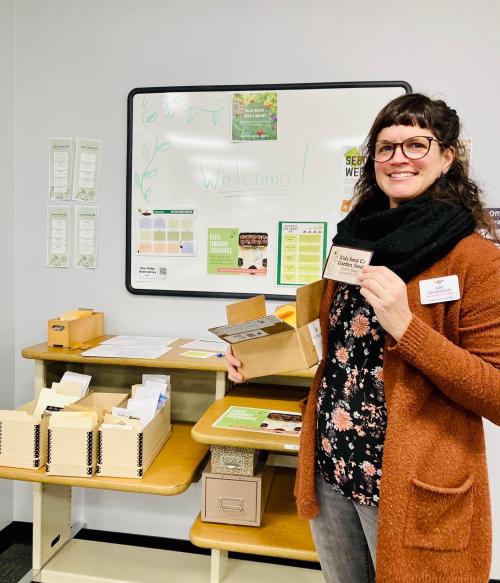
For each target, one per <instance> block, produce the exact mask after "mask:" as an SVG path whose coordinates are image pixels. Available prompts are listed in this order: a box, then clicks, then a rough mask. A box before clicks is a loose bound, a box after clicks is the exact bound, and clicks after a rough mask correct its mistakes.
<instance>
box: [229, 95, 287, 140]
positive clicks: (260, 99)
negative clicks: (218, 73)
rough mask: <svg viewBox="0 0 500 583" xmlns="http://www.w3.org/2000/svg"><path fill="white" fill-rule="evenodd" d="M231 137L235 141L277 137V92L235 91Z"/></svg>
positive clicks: (273, 138) (274, 138)
mask: <svg viewBox="0 0 500 583" xmlns="http://www.w3.org/2000/svg"><path fill="white" fill-rule="evenodd" d="M232 128H233V131H232V138H233V141H235V142H242V141H243V142H247V141H258V140H261V141H265V140H277V139H278V93H277V92H276V91H265V92H258V93H235V94H234V95H233V120H232Z"/></svg>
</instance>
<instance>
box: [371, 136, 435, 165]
mask: <svg viewBox="0 0 500 583" xmlns="http://www.w3.org/2000/svg"><path fill="white" fill-rule="evenodd" d="M432 142H436V144H440V145H441V142H440V141H439V140H437V139H436V138H433V137H432V136H413V137H411V138H407V139H406V140H405V141H404V142H398V143H395V142H387V141H385V140H382V141H380V142H375V150H374V152H373V153H372V154H370V156H371V157H372V158H373V159H374V160H375V162H388V161H389V160H390V159H391V158H392V157H393V156H394V152H395V151H396V148H397V147H398V146H401V151H402V152H403V155H404V156H406V157H407V158H409V159H410V160H420V158H423V157H424V156H427V154H428V153H429V150H430V149H431V145H432Z"/></svg>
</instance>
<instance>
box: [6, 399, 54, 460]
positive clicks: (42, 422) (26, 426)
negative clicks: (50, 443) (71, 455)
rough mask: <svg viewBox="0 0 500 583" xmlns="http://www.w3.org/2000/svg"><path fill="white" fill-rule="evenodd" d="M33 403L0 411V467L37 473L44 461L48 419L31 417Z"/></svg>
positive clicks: (34, 403)
mask: <svg viewBox="0 0 500 583" xmlns="http://www.w3.org/2000/svg"><path fill="white" fill-rule="evenodd" d="M35 405H36V400H34V401H30V402H29V403H26V404H25V405H22V406H21V407H18V408H17V409H15V410H14V411H8V410H2V411H0V466H10V467H13V468H26V469H31V470H32V469H37V468H41V467H43V466H44V465H45V463H46V461H47V425H48V416H45V417H42V416H41V415H34V414H33V411H34V409H35Z"/></svg>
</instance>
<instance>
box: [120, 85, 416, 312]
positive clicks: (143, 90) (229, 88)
mask: <svg viewBox="0 0 500 583" xmlns="http://www.w3.org/2000/svg"><path fill="white" fill-rule="evenodd" d="M370 87H401V88H402V89H404V90H405V92H406V93H412V92H413V89H412V87H411V85H410V84H409V83H408V82H406V81H356V82H354V81H353V82H351V81H342V82H331V83H275V84H263V85H187V86H174V87H137V88H135V89H132V91H131V92H130V93H129V94H128V98H127V204H126V215H127V216H126V234H125V245H126V253H125V257H126V262H125V285H126V287H127V290H128V291H129V292H130V293H132V294H134V295H148V296H149V295H150V296H182V297H194V298H207V297H209V298H210V297H211V298H236V299H246V298H250V297H253V296H255V295H256V294H254V293H240V292H219V291H194V290H159V289H144V288H136V287H133V286H132V249H131V245H132V146H133V103H134V101H133V100H134V97H135V96H136V95H143V94H147V93H188V92H203V91H205V92H208V91H226V92H243V91H269V90H272V91H282V90H303V89H355V88H370ZM264 295H265V297H266V300H278V301H292V300H295V295H289V294H288V295H287V294H264Z"/></svg>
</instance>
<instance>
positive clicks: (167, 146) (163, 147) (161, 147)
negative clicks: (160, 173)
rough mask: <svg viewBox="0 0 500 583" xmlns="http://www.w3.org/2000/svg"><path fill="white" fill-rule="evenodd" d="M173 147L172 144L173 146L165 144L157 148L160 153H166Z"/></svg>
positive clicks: (168, 143)
mask: <svg viewBox="0 0 500 583" xmlns="http://www.w3.org/2000/svg"><path fill="white" fill-rule="evenodd" d="M171 145H172V144H171V143H170V142H163V144H158V145H157V146H156V149H157V150H158V151H159V152H164V151H165V150H168V149H169V148H170V146H171Z"/></svg>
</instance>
